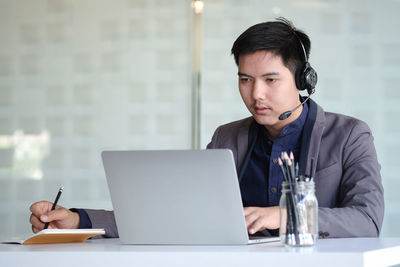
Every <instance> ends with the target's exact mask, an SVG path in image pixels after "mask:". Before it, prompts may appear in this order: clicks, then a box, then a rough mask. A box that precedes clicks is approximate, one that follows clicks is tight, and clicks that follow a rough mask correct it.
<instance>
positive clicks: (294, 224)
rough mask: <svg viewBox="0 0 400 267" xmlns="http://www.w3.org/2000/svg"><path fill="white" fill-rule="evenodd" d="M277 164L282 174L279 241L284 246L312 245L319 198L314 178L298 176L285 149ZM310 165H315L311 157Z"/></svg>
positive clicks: (315, 232)
mask: <svg viewBox="0 0 400 267" xmlns="http://www.w3.org/2000/svg"><path fill="white" fill-rule="evenodd" d="M279 165H280V166H281V168H282V171H283V176H284V182H283V183H282V195H281V199H280V203H279V206H280V214H281V216H280V217H281V222H280V229H279V234H280V238H281V243H282V244H284V245H287V246H312V245H314V244H315V242H316V240H317V238H318V201H317V198H316V197H315V191H314V188H315V186H314V181H313V179H312V177H306V178H304V177H299V176H298V171H297V170H298V167H296V168H294V159H293V154H292V153H291V155H290V158H289V157H288V155H287V153H286V152H285V153H283V155H282V158H281V159H279ZM311 165H314V159H312V164H311ZM295 169H296V170H295ZM312 169H313V168H312Z"/></svg>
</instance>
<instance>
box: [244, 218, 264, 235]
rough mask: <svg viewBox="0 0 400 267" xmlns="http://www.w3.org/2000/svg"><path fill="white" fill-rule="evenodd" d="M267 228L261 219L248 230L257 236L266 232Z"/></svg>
mask: <svg viewBox="0 0 400 267" xmlns="http://www.w3.org/2000/svg"><path fill="white" fill-rule="evenodd" d="M264 229H265V227H263V224H262V221H261V220H260V219H258V220H256V221H254V222H253V224H252V225H250V227H249V228H248V231H249V234H255V233H257V232H258V231H262V230H264Z"/></svg>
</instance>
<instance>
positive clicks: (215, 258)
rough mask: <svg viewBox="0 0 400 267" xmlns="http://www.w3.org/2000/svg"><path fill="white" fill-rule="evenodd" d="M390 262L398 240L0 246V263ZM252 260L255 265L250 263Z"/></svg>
mask: <svg viewBox="0 0 400 267" xmlns="http://www.w3.org/2000/svg"><path fill="white" fill-rule="evenodd" d="M48 263H51V265H53V266H68V267H70V266H75V267H77V266H110V265H113V266H122V265H124V266H126V265H127V264H129V265H130V266H252V265H251V264H254V266H266V265H269V266H274V265H275V266H278V265H279V266H324V267H327V266H368V267H371V266H390V265H394V264H400V238H384V239H378V238H352V239H347V238H346V239H324V240H318V243H317V245H316V246H315V247H310V248H301V249H296V248H295V249H288V248H285V247H283V246H281V245H280V244H279V243H269V244H259V245H248V246H246V245H244V246H133V245H120V241H119V239H97V240H89V241H87V242H85V243H77V244H59V245H4V244H0V266H32V267H33V266H40V267H43V265H44V264H45V265H47V264H48ZM256 264H257V265H256Z"/></svg>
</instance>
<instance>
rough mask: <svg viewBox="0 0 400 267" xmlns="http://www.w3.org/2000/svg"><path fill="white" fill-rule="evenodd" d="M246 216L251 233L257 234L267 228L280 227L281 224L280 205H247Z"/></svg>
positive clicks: (248, 229)
mask: <svg viewBox="0 0 400 267" xmlns="http://www.w3.org/2000/svg"><path fill="white" fill-rule="evenodd" d="M244 216H245V218H246V225H247V231H248V232H249V234H255V233H257V232H258V231H262V230H265V229H269V230H273V229H278V228H279V226H280V214H279V206H274V207H266V208H260V207H245V208H244Z"/></svg>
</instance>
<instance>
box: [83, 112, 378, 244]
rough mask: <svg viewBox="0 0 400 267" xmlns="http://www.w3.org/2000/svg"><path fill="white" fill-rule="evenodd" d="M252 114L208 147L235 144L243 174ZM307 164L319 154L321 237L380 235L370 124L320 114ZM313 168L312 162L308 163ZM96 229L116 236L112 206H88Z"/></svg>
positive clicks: (221, 131) (222, 132)
mask: <svg viewBox="0 0 400 267" xmlns="http://www.w3.org/2000/svg"><path fill="white" fill-rule="evenodd" d="M252 120H253V118H252V117H249V118H246V119H243V120H239V121H235V122H232V123H229V124H226V125H222V126H220V127H219V128H218V129H217V130H216V131H215V133H214V136H213V137H212V141H211V143H210V144H209V145H208V146H207V148H210V149H212V148H228V149H231V150H232V152H233V155H234V158H235V163H236V167H237V171H238V173H239V172H240V168H241V165H242V163H243V160H244V157H245V155H246V152H247V149H248V132H249V127H250V124H251V122H252ZM308 149H309V151H308V160H307V165H309V164H310V162H311V158H312V157H314V158H316V159H317V170H316V173H315V177H314V179H315V187H316V196H317V199H318V204H319V212H318V217H319V218H318V221H319V231H320V237H322V238H326V237H375V236H378V235H379V233H380V230H381V227H382V221H383V215H384V199H383V187H382V182H381V176H380V165H379V163H378V160H377V156H376V151H375V147H374V144H373V137H372V134H371V131H370V129H369V127H368V126H367V124H366V123H364V122H362V121H360V120H357V119H354V118H351V117H347V116H344V115H339V114H334V113H328V112H324V111H323V110H322V108H321V107H320V106H318V107H317V117H316V121H315V124H314V128H313V130H312V134H311V140H310V145H309V147H308ZM307 169H309V166H308V167H307ZM86 212H87V213H88V215H89V218H90V220H91V221H92V227H93V228H104V229H105V230H106V237H117V236H118V231H117V227H116V224H115V219H114V214H113V212H112V211H104V210H88V209H87V210H86Z"/></svg>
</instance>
